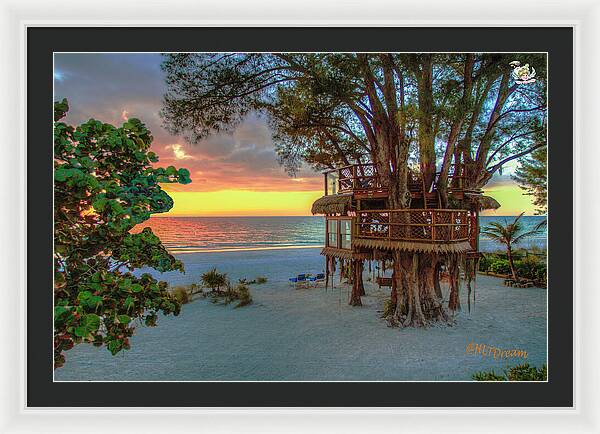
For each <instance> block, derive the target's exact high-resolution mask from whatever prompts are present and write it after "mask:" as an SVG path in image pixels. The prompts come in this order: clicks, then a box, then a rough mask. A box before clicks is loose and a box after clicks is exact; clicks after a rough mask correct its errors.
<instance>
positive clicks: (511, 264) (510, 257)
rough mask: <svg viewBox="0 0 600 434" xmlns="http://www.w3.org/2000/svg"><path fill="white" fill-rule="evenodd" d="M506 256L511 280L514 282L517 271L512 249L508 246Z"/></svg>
mask: <svg viewBox="0 0 600 434" xmlns="http://www.w3.org/2000/svg"><path fill="white" fill-rule="evenodd" d="M506 256H507V257H508V265H510V272H511V273H512V278H513V279H514V280H515V281H516V280H517V270H516V269H515V263H514V262H513V257H512V248H511V246H510V244H509V245H508V246H507V247H506Z"/></svg>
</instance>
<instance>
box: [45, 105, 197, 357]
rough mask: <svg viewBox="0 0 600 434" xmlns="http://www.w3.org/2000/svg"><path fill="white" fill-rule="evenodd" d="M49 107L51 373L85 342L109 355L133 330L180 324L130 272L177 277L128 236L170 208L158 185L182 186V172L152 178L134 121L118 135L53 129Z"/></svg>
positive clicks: (154, 286) (103, 129) (152, 250)
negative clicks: (165, 321) (164, 319)
mask: <svg viewBox="0 0 600 434" xmlns="http://www.w3.org/2000/svg"><path fill="white" fill-rule="evenodd" d="M68 109H69V107H68V104H67V101H66V100H63V101H62V102H60V103H55V106H54V120H55V122H54V367H55V368H58V367H60V366H62V365H63V364H64V362H65V356H64V352H65V351H67V350H69V349H71V348H72V347H73V346H74V345H75V344H79V343H83V342H88V343H93V344H94V345H96V346H105V347H106V348H107V349H108V350H109V351H110V352H111V353H112V354H113V355H114V354H117V353H118V352H119V351H121V350H124V349H128V348H129V347H130V343H129V337H130V336H131V335H132V334H133V333H134V330H135V326H136V323H140V324H145V325H147V326H155V325H156V322H157V319H158V313H160V312H162V313H163V314H165V315H166V314H175V315H178V314H179V310H180V305H179V302H178V301H177V299H176V298H175V297H174V296H173V295H172V294H171V293H170V292H169V291H168V288H167V283H166V282H159V281H157V280H156V279H155V278H153V277H152V276H151V275H150V274H148V273H144V274H141V275H140V274H135V275H134V274H133V273H132V272H133V271H134V270H135V269H139V268H144V267H145V268H154V269H156V270H158V271H161V272H163V271H172V270H180V271H183V264H182V263H181V261H178V260H176V259H175V258H174V257H173V256H172V255H170V254H169V253H168V252H167V250H166V249H165V247H164V246H163V245H162V243H161V242H160V239H159V238H158V237H157V236H156V235H154V233H153V232H152V230H151V229H150V228H144V229H143V230H142V231H141V232H140V233H135V234H133V233H130V232H129V231H130V230H131V229H132V228H133V227H134V226H135V225H137V224H139V223H142V222H144V221H146V220H147V219H148V218H149V217H150V215H151V214H154V213H160V212H166V211H168V210H169V209H171V207H172V206H173V200H172V199H171V198H170V197H169V195H168V194H167V193H166V192H165V191H164V190H163V189H162V188H161V186H160V183H182V184H187V183H189V182H190V178H189V172H188V171H187V169H179V170H177V169H175V168H174V167H173V166H169V167H168V168H166V169H165V168H155V167H153V166H152V163H156V162H157V161H158V157H157V156H156V155H155V154H154V153H153V152H151V151H149V148H150V144H151V142H152V135H151V134H150V131H149V130H148V129H147V128H146V127H145V126H144V124H143V123H142V122H140V121H139V120H138V119H129V120H128V121H127V122H125V123H124V124H123V125H122V126H121V127H118V128H117V127H114V126H112V125H109V124H105V123H102V122H100V121H97V120H94V119H90V120H89V121H87V122H85V123H83V124H81V125H79V126H77V127H73V126H70V125H67V124H66V123H65V122H61V121H60V119H61V118H63V117H64V116H65V115H66V113H67V111H68Z"/></svg>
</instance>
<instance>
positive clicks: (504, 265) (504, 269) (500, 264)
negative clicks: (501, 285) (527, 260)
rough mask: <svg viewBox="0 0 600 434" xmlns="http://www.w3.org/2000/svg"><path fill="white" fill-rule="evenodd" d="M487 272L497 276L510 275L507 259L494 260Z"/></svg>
mask: <svg viewBox="0 0 600 434" xmlns="http://www.w3.org/2000/svg"><path fill="white" fill-rule="evenodd" d="M488 270H489V271H491V272H492V273H497V274H510V264H509V263H508V260H507V259H500V258H496V259H495V260H494V261H493V262H492V263H491V264H490V266H489V268H488Z"/></svg>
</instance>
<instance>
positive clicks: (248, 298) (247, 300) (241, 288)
mask: <svg viewBox="0 0 600 434" xmlns="http://www.w3.org/2000/svg"><path fill="white" fill-rule="evenodd" d="M235 294H236V297H237V299H238V300H239V302H238V304H237V305H236V306H235V307H242V306H247V305H249V304H251V303H252V295H251V294H250V288H249V287H248V286H247V285H244V284H239V285H237V286H236V287H235Z"/></svg>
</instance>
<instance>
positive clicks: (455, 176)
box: [325, 163, 467, 195]
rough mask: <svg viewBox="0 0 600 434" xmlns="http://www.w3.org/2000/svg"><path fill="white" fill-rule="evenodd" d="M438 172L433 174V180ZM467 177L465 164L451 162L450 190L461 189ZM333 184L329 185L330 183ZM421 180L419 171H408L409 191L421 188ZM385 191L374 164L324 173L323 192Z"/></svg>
mask: <svg viewBox="0 0 600 434" xmlns="http://www.w3.org/2000/svg"><path fill="white" fill-rule="evenodd" d="M438 176H439V173H436V175H435V181H437V178H438ZM466 177H467V166H466V165H465V164H460V165H458V166H456V165H454V164H452V165H451V166H450V171H449V173H448V187H449V189H450V190H454V191H461V190H462V189H463V187H464V184H465V179H466ZM332 183H333V184H334V185H331V184H332ZM423 187H424V186H423V180H422V178H421V175H420V173H418V172H410V173H409V177H408V189H409V191H411V192H420V191H422V190H423ZM369 191H371V192H372V191H375V192H386V191H387V188H386V187H383V186H382V184H381V179H380V177H379V175H378V174H377V170H376V169H375V165H374V164H371V163H369V164H353V165H350V166H345V167H341V168H339V169H335V170H331V171H329V172H326V173H325V194H326V195H328V194H337V193H349V192H369Z"/></svg>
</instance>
